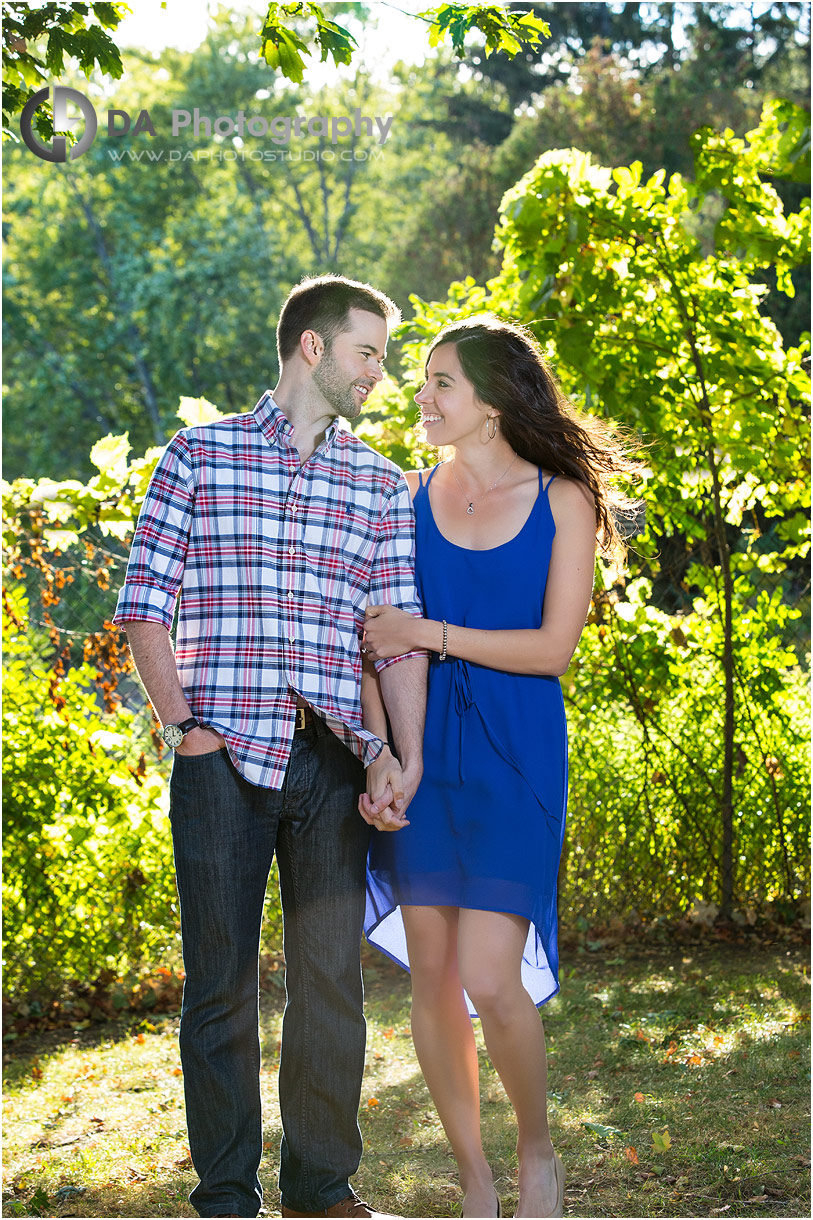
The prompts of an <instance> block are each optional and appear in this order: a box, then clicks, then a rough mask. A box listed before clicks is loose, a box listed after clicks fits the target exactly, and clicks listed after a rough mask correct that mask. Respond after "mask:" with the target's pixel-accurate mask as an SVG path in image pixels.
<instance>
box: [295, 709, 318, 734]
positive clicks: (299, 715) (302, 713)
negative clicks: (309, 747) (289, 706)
mask: <svg viewBox="0 0 813 1220" xmlns="http://www.w3.org/2000/svg"><path fill="white" fill-rule="evenodd" d="M315 723H316V717H315V715H314V714H313V712H312V711H311V709H310V708H309V707H298V708H297V709H296V721H295V722H294V732H296V733H298V732H299V731H300V730H301V729H312V728H313V726H314V724H315Z"/></svg>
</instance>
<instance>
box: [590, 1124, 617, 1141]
mask: <svg viewBox="0 0 813 1220" xmlns="http://www.w3.org/2000/svg"><path fill="white" fill-rule="evenodd" d="M582 1126H583V1127H584V1128H585V1130H586V1131H589V1132H590V1133H591V1135H595V1136H597V1137H598V1138H599V1139H602V1140H606V1139H610V1138H611V1137H612V1136H614V1135H626V1132H625V1131H622V1130H621V1129H620V1128H619V1127H606V1126H605V1125H604V1124H603V1123H582Z"/></svg>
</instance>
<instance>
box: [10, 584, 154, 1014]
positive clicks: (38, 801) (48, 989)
mask: <svg viewBox="0 0 813 1220" xmlns="http://www.w3.org/2000/svg"><path fill="white" fill-rule="evenodd" d="M3 635H4V643H5V655H6V661H5V699H4V706H3V732H4V738H5V751H4V756H3V779H4V785H5V789H4V791H5V799H4V838H3V862H4V870H5V882H6V884H5V896H4V918H5V938H6V940H5V943H6V957H5V962H4V965H5V978H4V987H5V990H6V992H7V993H16V994H21V993H27V994H30V995H37V996H43V997H46V996H47V997H50V996H52V995H54V994H57V993H58V992H59V990H60V988H61V987H63V986H64V984H65V983H67V982H69V981H71V980H79V981H80V982H87V983H90V982H92V981H94V980H96V979H97V977H98V976H99V975H100V974H101V975H103V976H104V975H106V977H107V978H108V979H109V980H112V979H113V978H115V977H116V976H118V975H120V974H122V973H124V972H125V970H127V969H131V968H132V967H133V966H135V965H138V964H140V963H147V962H152V963H155V962H156V961H163V960H164V959H165V957H166V956H167V955H168V954H169V955H171V956H172V957H176V956H177V943H178V938H177V924H178V907H177V895H176V891H175V884H174V874H173V869H172V846H171V841H170V833H169V822H168V819H167V816H166V814H167V789H166V781H165V779H164V777H163V776H162V775H161V774H160V772H159V771H158V770H157V769H148V768H147V766H146V763H145V760H144V756H143V754H141V755H139V754H138V747H137V745H134V733H133V721H134V717H133V714H132V713H131V712H129V711H127V710H126V709H124V708H119V709H117V710H116V711H115V712H114V713H113V714H102V713H101V712H100V710H99V706H98V703H97V697H96V693H95V683H94V679H95V670H94V669H93V667H92V666H89V665H86V664H83V665H81V666H79V667H77V668H74V669H71V670H70V671H69V672H68V673H64V672H62V670H63V666H62V664H61V663H58V664H57V666H56V668H55V669H53V670H50V671H49V670H48V669H46V668H45V667H44V666H42V664H41V663H39V662H38V661H37V660H36V658H35V657H34V656H33V651H34V645H33V640H32V637H31V635H30V633H29V630H28V622H27V603H26V601H25V598H24V596H23V595H22V593H21V592H19V591H16V592H15V591H12V592H10V593H9V594H8V595H7V597H6V598H5V599H4V614H3Z"/></svg>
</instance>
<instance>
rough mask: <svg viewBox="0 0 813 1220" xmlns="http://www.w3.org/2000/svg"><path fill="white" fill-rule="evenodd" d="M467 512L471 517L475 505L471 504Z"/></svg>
mask: <svg viewBox="0 0 813 1220" xmlns="http://www.w3.org/2000/svg"><path fill="white" fill-rule="evenodd" d="M466 512H467V513H468V514H469V516H471V515H472V513H473V512H474V505H473V504H470V505H469V507H468V508H467V509H466Z"/></svg>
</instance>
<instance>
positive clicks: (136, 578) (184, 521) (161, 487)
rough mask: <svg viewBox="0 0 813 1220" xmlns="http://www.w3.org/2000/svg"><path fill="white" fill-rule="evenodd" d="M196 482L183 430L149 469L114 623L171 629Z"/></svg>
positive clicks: (181, 576)
mask: <svg viewBox="0 0 813 1220" xmlns="http://www.w3.org/2000/svg"><path fill="white" fill-rule="evenodd" d="M194 502H195V480H194V471H193V468H192V461H191V457H190V453H189V446H188V444H187V441H186V438H185V437H184V435H183V433H182V432H178V433H177V434H176V435H175V436H174V437H173V438H172V440H171V441H170V443H169V444H168V445H167V447H166V449H165V450H164V453H163V455H162V456H161V458H160V460H159V462H158V465H157V466H156V468H155V471H154V472H153V476H152V479H151V480H150V485H149V487H148V488H147V494H146V496H145V497H144V503H143V505H142V507H141V513H140V515H139V518H138V525H137V526H136V531H135V535H134V536H133V545H132V549H131V551H130V559H129V562H128V564H127V573H126V576H125V578H124V586H123V588H122V589H121V591H120V593H119V598H118V604H117V606H116V613H115V614H114V616H113V622H114V623H116V625H117V626H121V625H122V624H125V623H132V622H141V623H162V624H163V625H164V626H165V627H166V629H167V631H169V630H170V628H171V627H172V619H173V617H174V614H175V603H176V601H177V598H178V593H179V591H180V588H181V583H182V581H183V572H184V564H185V562H186V552H187V549H188V546H189V530H190V525H191V521H192V508H193V505H194Z"/></svg>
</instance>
